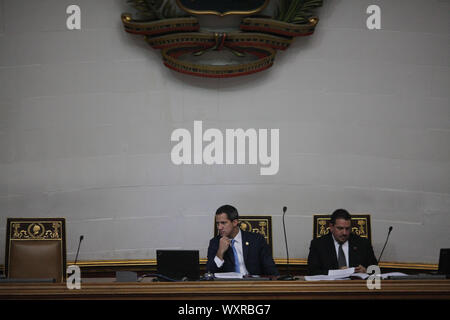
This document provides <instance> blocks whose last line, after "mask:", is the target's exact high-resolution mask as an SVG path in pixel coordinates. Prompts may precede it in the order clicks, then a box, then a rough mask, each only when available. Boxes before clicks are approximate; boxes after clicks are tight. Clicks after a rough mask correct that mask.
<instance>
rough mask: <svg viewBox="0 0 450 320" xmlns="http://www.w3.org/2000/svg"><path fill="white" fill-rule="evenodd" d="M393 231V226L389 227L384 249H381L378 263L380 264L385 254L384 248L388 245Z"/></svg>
mask: <svg viewBox="0 0 450 320" xmlns="http://www.w3.org/2000/svg"><path fill="white" fill-rule="evenodd" d="M391 231H392V226H390V227H389V232H388V235H387V237H386V242H385V243H384V246H383V250H381V253H380V257H379V258H378V261H377V263H378V264H380V260H381V256H382V255H383V252H384V248H386V245H387V242H388V240H389V235H390V234H391Z"/></svg>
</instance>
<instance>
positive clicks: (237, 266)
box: [231, 239, 240, 273]
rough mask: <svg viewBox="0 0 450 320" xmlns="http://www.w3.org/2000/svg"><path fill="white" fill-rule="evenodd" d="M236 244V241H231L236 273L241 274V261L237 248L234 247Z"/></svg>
mask: <svg viewBox="0 0 450 320" xmlns="http://www.w3.org/2000/svg"><path fill="white" fill-rule="evenodd" d="M235 243H236V240H234V239H233V240H231V248H232V249H233V254H234V271H235V272H237V273H240V268H239V259H238V253H237V250H236V248H235V247H234V244H235Z"/></svg>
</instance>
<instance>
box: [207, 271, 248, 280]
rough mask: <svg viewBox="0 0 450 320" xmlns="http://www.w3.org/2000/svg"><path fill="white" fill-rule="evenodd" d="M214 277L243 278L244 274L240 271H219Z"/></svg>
mask: <svg viewBox="0 0 450 320" xmlns="http://www.w3.org/2000/svg"><path fill="white" fill-rule="evenodd" d="M214 277H216V278H218V279H242V278H243V277H244V275H243V274H242V273H238V272H218V273H214Z"/></svg>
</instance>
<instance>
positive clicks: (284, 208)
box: [278, 207, 294, 280]
mask: <svg viewBox="0 0 450 320" xmlns="http://www.w3.org/2000/svg"><path fill="white" fill-rule="evenodd" d="M286 211H287V207H283V231H284V243H285V244H286V261H287V265H286V271H287V273H288V274H287V275H284V276H280V277H278V280H294V278H293V277H292V276H291V275H290V274H289V249H288V242H287V237H286V225H285V223H284V215H285V214H286Z"/></svg>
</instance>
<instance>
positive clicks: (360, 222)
mask: <svg viewBox="0 0 450 320" xmlns="http://www.w3.org/2000/svg"><path fill="white" fill-rule="evenodd" d="M330 219H331V218H330V216H329V215H319V216H314V237H313V238H320V237H322V236H324V235H327V234H328V233H329V232H330V227H329V224H330ZM369 219H370V215H367V214H365V215H364V214H358V215H352V224H351V229H352V233H354V234H356V235H358V236H360V237H362V238H366V239H369V240H371V239H370V221H369Z"/></svg>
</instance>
